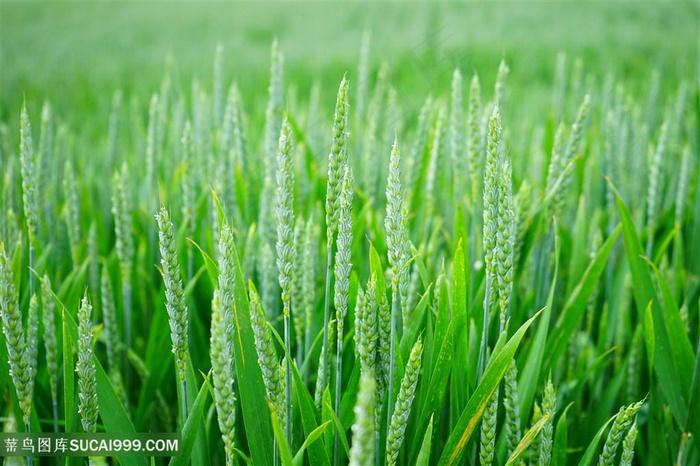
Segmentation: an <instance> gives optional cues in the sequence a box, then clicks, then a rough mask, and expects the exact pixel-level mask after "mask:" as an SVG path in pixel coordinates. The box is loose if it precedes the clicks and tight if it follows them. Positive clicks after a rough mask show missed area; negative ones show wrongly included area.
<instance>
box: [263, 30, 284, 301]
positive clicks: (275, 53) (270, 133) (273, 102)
mask: <svg viewBox="0 0 700 466" xmlns="http://www.w3.org/2000/svg"><path fill="white" fill-rule="evenodd" d="M282 67H283V56H282V53H281V52H280V50H279V46H278V44H277V39H276V38H275V39H274V40H273V42H272V49H271V52H270V85H269V87H268V95H269V97H268V101H267V108H266V109H265V130H264V140H263V151H264V152H263V154H262V157H263V160H264V161H265V162H264V163H265V165H264V167H265V170H264V178H263V182H262V192H261V195H260V208H259V212H258V229H259V231H260V238H261V240H262V241H266V242H268V241H269V242H270V243H273V242H274V241H275V239H274V238H275V228H274V215H275V200H276V199H275V173H276V171H277V143H278V139H279V136H280V130H281V128H282V112H283V108H282V105H283V97H282ZM264 294H265V292H264V291H263V304H265V303H264V300H265V296H264ZM265 310H266V311H267V312H268V313H270V312H271V311H272V309H270V308H268V307H267V306H266V309H265Z"/></svg>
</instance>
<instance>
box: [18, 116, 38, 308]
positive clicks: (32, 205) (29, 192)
mask: <svg viewBox="0 0 700 466" xmlns="http://www.w3.org/2000/svg"><path fill="white" fill-rule="evenodd" d="M19 157H20V171H21V174H22V205H23V207H24V218H25V222H26V225H27V236H28V237H29V268H30V269H34V255H35V250H36V235H37V228H38V212H37V210H38V207H37V184H36V171H35V167H34V147H33V143H32V126H31V123H30V121H29V114H28V113H27V103H26V102H23V103H22V111H21V113H20V128H19ZM29 294H30V295H33V294H34V274H33V273H30V274H29Z"/></svg>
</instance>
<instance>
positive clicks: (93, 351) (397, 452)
mask: <svg viewBox="0 0 700 466" xmlns="http://www.w3.org/2000/svg"><path fill="white" fill-rule="evenodd" d="M369 47H370V45H369V37H368V36H365V38H364V39H363V44H362V47H361V51H360V64H359V67H358V73H357V76H356V82H357V85H355V86H353V85H352V82H353V79H352V78H353V76H354V75H353V74H352V73H348V74H347V75H346V76H343V77H342V79H340V85H339V87H338V91H337V97H336V101H335V107H334V108H333V107H332V106H325V105H321V102H320V98H319V91H318V87H316V86H315V87H314V88H313V90H312V94H311V97H310V98H309V99H308V101H305V102H302V103H296V104H295V105H294V106H287V107H286V108H285V105H284V102H285V98H286V97H285V96H286V92H285V82H286V81H285V79H284V73H283V71H284V65H283V63H284V60H283V56H282V51H281V48H280V47H279V45H278V44H277V43H276V42H275V43H274V44H273V47H272V59H271V76H270V84H269V88H268V104H267V106H266V107H265V108H264V109H260V110H258V109H252V110H251V111H249V112H246V110H245V108H244V103H245V102H244V99H243V98H242V94H241V93H240V92H239V90H238V85H237V84H236V83H235V82H233V83H231V84H230V86H229V88H228V92H226V89H225V85H226V76H225V72H224V70H225V66H224V57H225V53H224V49H223V48H221V47H219V48H217V50H216V52H215V58H214V66H213V71H214V73H213V74H214V80H213V83H212V86H211V89H209V88H208V86H206V85H204V84H203V83H202V82H200V81H198V80H195V81H194V82H193V83H192V86H191V92H186V91H185V90H184V88H183V87H181V86H180V85H179V84H178V83H176V82H175V79H174V75H173V74H172V73H171V71H170V70H168V71H167V72H166V74H165V76H164V77H163V79H162V81H161V84H160V86H159V88H158V90H157V92H155V93H154V94H153V96H152V97H151V98H150V100H149V105H148V112H147V121H143V119H142V111H141V110H142V108H141V106H140V104H139V101H138V100H137V99H136V97H134V98H133V99H132V100H131V108H126V107H125V106H124V105H123V100H124V98H123V97H124V96H123V94H122V92H120V91H117V92H115V94H114V97H113V98H112V101H111V110H110V113H109V115H108V118H106V120H105V121H106V123H107V125H106V127H107V129H106V130H105V139H104V141H103V144H102V145H101V146H100V144H99V142H98V143H96V144H93V147H102V149H101V150H103V151H104V154H103V155H102V156H100V157H94V156H91V155H90V154H87V153H85V154H83V153H81V151H80V149H79V148H81V147H85V144H80V145H79V144H76V143H75V141H76V140H79V141H80V140H81V138H84V139H85V140H84V141H83V142H85V143H93V142H94V141H91V140H89V138H90V136H89V134H90V133H85V134H83V133H81V132H78V133H75V134H73V133H72V132H71V130H69V129H68V127H67V126H65V125H64V124H62V123H61V120H60V119H59V118H58V116H56V115H54V113H53V112H52V110H51V107H50V105H48V104H45V105H44V109H43V111H42V117H41V127H40V132H39V144H38V150H37V151H34V148H33V139H32V129H31V125H30V114H29V112H28V111H27V108H26V107H25V106H23V107H22V109H21V114H20V120H19V123H20V125H19V131H18V133H19V136H20V138H19V146H18V147H19V156H15V150H14V147H13V144H12V140H13V138H12V137H11V136H10V134H11V133H12V132H11V131H10V130H9V129H8V127H7V126H6V125H3V127H2V132H1V135H2V144H1V147H2V162H3V166H2V167H3V168H2V170H3V172H2V176H3V185H2V198H1V200H2V204H1V205H0V207H2V209H3V219H4V220H3V223H2V228H1V229H0V235H2V236H1V238H2V240H1V243H2V246H1V249H0V312H1V313H2V324H3V339H4V342H5V343H4V344H3V345H2V355H3V358H2V361H3V363H2V365H0V368H2V370H3V372H4V376H3V378H2V383H0V393H2V399H3V400H4V403H3V404H2V406H3V407H4V408H3V413H2V415H3V416H6V418H7V419H8V421H7V422H6V430H16V429H17V428H18V427H17V426H18V425H23V428H24V429H26V430H27V431H32V432H39V431H44V430H54V431H62V430H65V431H66V432H77V431H80V430H81V429H82V430H84V431H88V432H91V431H92V432H94V431H106V432H117V431H119V432H145V431H149V430H150V431H157V430H161V431H169V430H172V429H177V430H178V431H179V432H181V433H182V436H183V443H182V445H183V451H182V452H181V453H180V455H179V456H177V457H175V458H174V459H173V460H172V462H173V463H174V464H185V463H187V462H188V461H191V462H192V464H227V465H234V464H256V465H258V464H270V465H274V464H282V465H288V464H311V465H317V464H318V465H330V464H335V465H338V464H348V463H349V464H355V465H375V464H376V465H380V464H387V465H395V464H399V465H404V464H419V465H427V464H483V465H490V464H532V465H534V464H537V465H548V464H553V465H562V464H572V463H576V462H579V464H584V465H586V464H592V463H593V462H595V461H596V460H597V461H598V463H599V464H601V465H613V464H623V465H630V464H636V463H639V464H671V463H676V464H682V465H685V464H697V462H698V459H699V458H700V452H699V449H698V443H697V439H698V438H700V429H699V427H700V424H699V423H700V416H697V415H696V414H695V413H697V412H698V399H699V398H700V397H699V396H698V386H699V383H698V363H699V362H698V355H697V354H696V350H695V349H694V347H695V345H697V341H698V322H699V320H698V275H699V273H698V272H699V270H698V269H699V268H700V248H698V241H697V238H698V237H700V228H699V222H700V211H699V209H700V200H699V198H698V196H700V194H699V193H698V192H699V191H698V169H697V168H698V156H697V154H698V150H697V149H698V141H697V131H693V130H694V129H696V128H697V122H698V112H697V108H696V106H695V107H693V105H695V104H696V103H697V95H698V89H697V87H692V86H691V85H689V84H687V83H684V82H683V83H670V85H669V86H668V87H673V86H676V85H677V92H675V93H669V95H667V96H666V104H665V105H662V104H660V103H659V102H661V101H662V100H663V99H661V98H660V97H658V96H654V98H653V99H652V98H649V99H648V102H647V101H646V100H643V99H640V98H639V97H638V96H637V95H635V94H633V93H632V92H630V91H629V90H628V88H627V87H626V83H625V82H624V81H616V80H614V79H613V78H608V79H606V80H605V81H604V82H603V83H602V85H600V86H599V85H596V76H594V75H591V76H590V79H588V80H587V81H586V82H585V83H584V82H583V81H582V80H583V78H582V77H581V76H580V74H581V70H579V71H578V72H576V69H578V68H579V67H580V66H582V65H581V64H580V63H579V62H578V61H577V62H575V67H574V68H575V69H574V72H571V73H567V72H566V70H565V64H566V59H565V57H560V58H559V59H558V61H557V63H558V65H557V70H558V71H557V78H556V83H555V86H554V89H555V91H554V99H553V102H554V104H553V106H552V107H553V108H552V110H551V112H550V114H549V115H544V116H542V118H541V119H540V117H538V116H536V115H533V117H532V121H528V122H525V123H520V122H516V121H512V119H511V115H513V112H512V111H511V110H512V109H513V107H515V106H517V105H518V102H517V100H516V99H512V98H510V93H511V91H510V88H509V86H510V84H509V80H510V79H512V75H511V74H510V70H509V69H508V66H507V65H506V63H505V62H501V64H500V66H499V67H498V72H497V73H496V80H495V83H494V85H493V87H492V89H493V93H492V94H489V93H488V92H485V91H482V84H481V80H480V78H479V76H478V75H477V74H474V75H473V77H472V78H471V80H470V81H469V82H470V84H469V88H468V97H467V98H466V99H465V98H463V94H464V91H465V89H464V87H465V83H464V82H463V78H462V72H461V71H460V70H459V69H457V70H456V71H455V72H454V74H453V75H452V85H451V88H450V89H449V92H442V91H441V90H439V89H436V90H435V95H432V96H429V97H427V98H426V99H425V101H424V102H425V103H424V104H423V105H422V106H421V108H420V109H417V111H416V112H411V109H409V108H401V102H400V101H399V99H398V97H397V95H398V94H397V90H395V89H394V88H393V87H392V85H391V79H390V76H389V68H388V67H387V66H382V67H380V68H379V70H378V72H377V74H376V78H375V76H374V75H373V74H372V70H373V68H372V65H371V63H370V61H369V60H370V48H369ZM463 69H464V68H463ZM339 78H340V77H339ZM652 89H657V90H656V91H655V92H658V83H657V85H656V87H653V86H652ZM443 94H444V95H443ZM28 99H29V100H31V96H28ZM691 102H693V105H691ZM353 108H354V109H355V112H356V113H355V114H354V113H353ZM331 110H333V113H332V114H331ZM144 114H145V113H144ZM252 125H256V126H259V127H260V128H264V130H263V131H262V134H261V135H260V137H259V140H255V139H254V138H251V139H249V136H248V134H249V133H248V130H249V128H251V126H252ZM324 141H327V142H326V143H324ZM143 156H145V157H143ZM142 160H143V163H145V167H144V168H145V169H143V170H142V169H141V163H142ZM54 166H58V167H61V169H60V171H58V172H56V171H54V170H53V168H54ZM56 173H62V174H63V177H62V178H61V177H59V176H57V175H56ZM108 178H109V179H108ZM110 212H111V214H112V215H109V213H110ZM154 215H155V219H154V217H153V216H154ZM324 227H325V229H324ZM86 232H87V234H86ZM323 232H325V236H324V235H323ZM324 246H325V247H324ZM324 270H325V274H324V273H323V272H324ZM37 279H38V281H37ZM36 283H39V284H40V286H36ZM40 339H41V340H43V343H44V345H43V350H41V348H40V345H39V340H40ZM168 349H169V350H171V352H172V354H173V357H171V358H167V359H166V358H164V357H163V354H164V353H165V352H167V350H168ZM75 373H77V377H75ZM7 375H9V377H6V376H7ZM6 389H7V390H6ZM618 409H619V411H618ZM78 419H79V420H80V424H79V423H78ZM659 431H661V432H662V433H663V435H659ZM92 461H99V459H93V460H92ZM121 461H122V463H124V462H128V463H129V464H131V462H130V461H129V460H121ZM154 461H155V462H156V463H157V462H158V461H159V460H154ZM635 462H636V463H635ZM133 463H134V464H145V463H142V462H140V461H139V460H133Z"/></svg>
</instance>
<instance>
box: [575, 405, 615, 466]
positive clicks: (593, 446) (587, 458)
mask: <svg viewBox="0 0 700 466" xmlns="http://www.w3.org/2000/svg"><path fill="white" fill-rule="evenodd" d="M615 416H617V414H614V415H613V416H612V417H611V418H610V419H608V422H606V423H605V424H603V426H602V427H601V428H600V429H598V432H597V433H596V434H595V436H594V437H593V440H591V443H590V444H589V445H588V448H586V452H585V453H584V454H583V457H582V458H581V461H580V462H579V463H578V466H590V464H591V463H592V462H593V460H595V455H596V453H598V445H599V444H600V439H601V438H602V437H603V433H605V430H606V429H607V428H608V426H609V425H610V424H611V423H612V422H613V420H615Z"/></svg>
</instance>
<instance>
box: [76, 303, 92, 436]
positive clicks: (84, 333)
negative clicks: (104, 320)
mask: <svg viewBox="0 0 700 466" xmlns="http://www.w3.org/2000/svg"><path fill="white" fill-rule="evenodd" d="M91 319H92V305H91V304H90V301H89V299H88V296H87V292H86V293H85V294H84V295H83V299H82V300H81V302H80V309H78V362H77V366H76V369H75V371H76V372H77V373H78V413H80V421H81V424H82V426H83V430H84V431H85V432H88V433H91V432H95V430H96V428H97V409H98V405H97V376H96V372H95V360H94V359H93V350H92V320H91Z"/></svg>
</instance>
